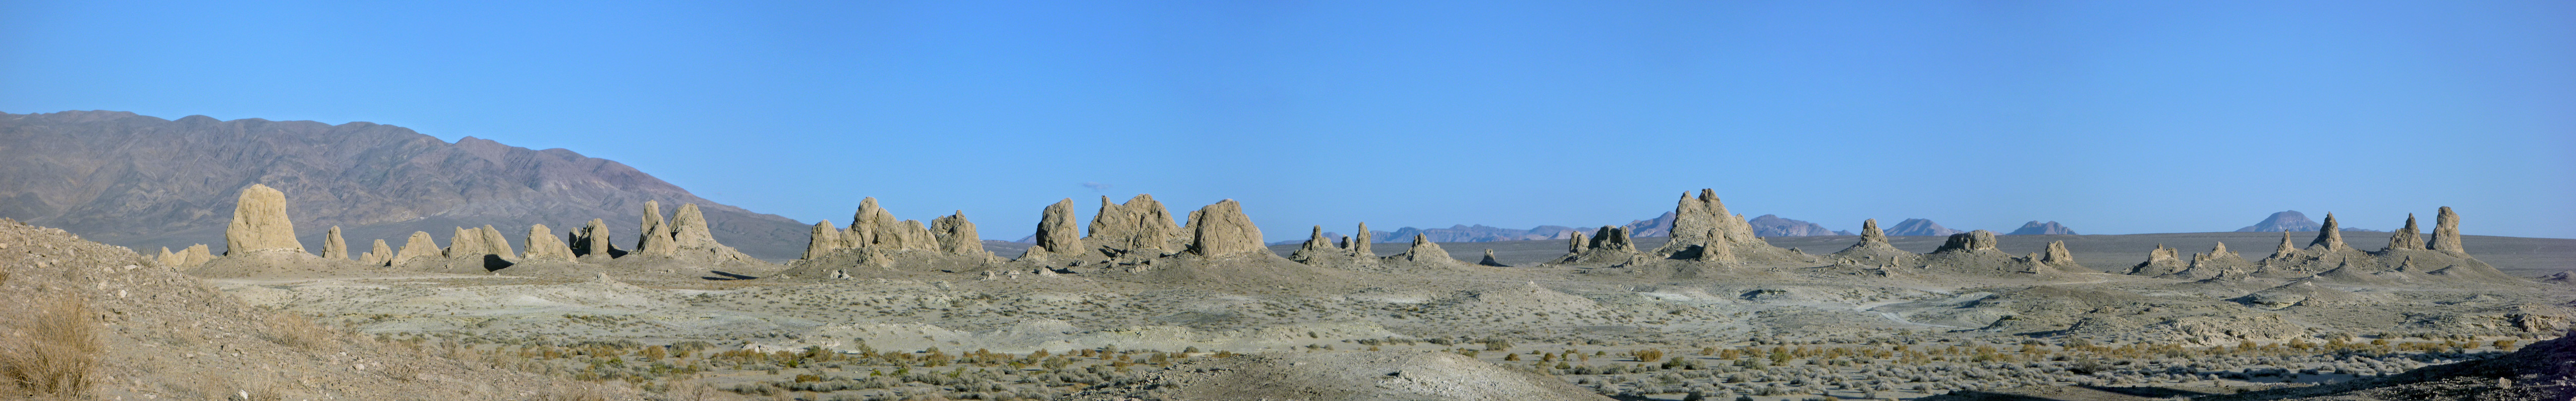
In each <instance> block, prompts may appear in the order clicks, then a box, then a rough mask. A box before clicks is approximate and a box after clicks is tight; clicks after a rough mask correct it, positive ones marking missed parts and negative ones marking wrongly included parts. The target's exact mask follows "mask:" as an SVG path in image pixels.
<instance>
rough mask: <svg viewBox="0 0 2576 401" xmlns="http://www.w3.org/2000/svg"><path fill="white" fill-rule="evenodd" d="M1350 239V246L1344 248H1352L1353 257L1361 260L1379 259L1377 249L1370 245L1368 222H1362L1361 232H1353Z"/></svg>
mask: <svg viewBox="0 0 2576 401" xmlns="http://www.w3.org/2000/svg"><path fill="white" fill-rule="evenodd" d="M1349 241H1350V246H1347V247H1344V248H1348V249H1349V250H1350V255H1351V257H1354V258H1359V259H1361V260H1370V259H1377V250H1376V249H1374V247H1372V246H1370V245H1369V244H1371V242H1370V241H1371V238H1369V229H1368V223H1365V222H1363V223H1360V232H1359V233H1356V234H1351V237H1350V239H1349Z"/></svg>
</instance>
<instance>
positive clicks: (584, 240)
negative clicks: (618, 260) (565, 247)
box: [572, 219, 624, 261]
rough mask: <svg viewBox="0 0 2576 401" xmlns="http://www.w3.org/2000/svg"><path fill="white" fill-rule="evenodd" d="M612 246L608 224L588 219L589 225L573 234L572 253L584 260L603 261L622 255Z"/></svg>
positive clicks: (583, 226)
mask: <svg viewBox="0 0 2576 401" xmlns="http://www.w3.org/2000/svg"><path fill="white" fill-rule="evenodd" d="M613 244H615V243H614V242H611V241H609V234H608V222H607V221H603V220H600V219H590V223H589V224H584V225H582V226H581V230H580V231H574V232H573V236H572V253H573V255H575V256H580V257H582V258H584V259H591V260H595V261H604V260H606V259H607V258H611V257H615V256H617V254H620V253H624V252H622V251H619V250H618V249H617V246H616V245H613ZM593 255H596V256H593Z"/></svg>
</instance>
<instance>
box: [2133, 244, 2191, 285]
mask: <svg viewBox="0 0 2576 401" xmlns="http://www.w3.org/2000/svg"><path fill="white" fill-rule="evenodd" d="M2189 268H2190V265H2188V264H2185V263H2183V261H2182V250H2181V249H2175V248H2167V247H2165V244H2156V249H2155V250H2153V251H2148V252H2147V261H2145V262H2139V263H2138V265H2136V266H2130V267H2129V271H2128V274H2131V275H2139V276H2150V277H2153V276H2164V275H2169V274H2175V273H2181V272H2183V271H2184V270H2187V269H2189Z"/></svg>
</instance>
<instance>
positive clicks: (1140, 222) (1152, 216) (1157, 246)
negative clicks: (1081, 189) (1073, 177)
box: [1082, 194, 1197, 257]
mask: <svg viewBox="0 0 2576 401" xmlns="http://www.w3.org/2000/svg"><path fill="white" fill-rule="evenodd" d="M1191 224H1197V219H1192V220H1191ZM1180 233H1181V226H1180V225H1179V224H1175V223H1173V222H1172V213H1171V212H1170V211H1168V210H1166V209H1164V208H1163V202H1161V201H1156V200H1154V196H1153V195H1147V194H1137V195H1136V197H1134V198H1128V199H1127V203H1125V204H1117V203H1110V202H1109V197H1107V196H1102V197H1100V214H1097V215H1093V216H1091V234H1090V235H1088V236H1085V237H1083V239H1082V241H1083V243H1084V244H1087V245H1090V246H1092V247H1094V248H1098V249H1100V252H1101V254H1103V255H1108V256H1110V257H1118V256H1124V255H1128V254H1131V253H1132V254H1137V255H1140V256H1147V257H1153V256H1162V255H1163V254H1166V253H1170V252H1169V250H1170V249H1171V248H1174V247H1175V246H1174V245H1176V244H1179V243H1180V241H1176V240H1177V239H1181V238H1184V236H1182V235H1180Z"/></svg>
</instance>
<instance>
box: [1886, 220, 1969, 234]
mask: <svg viewBox="0 0 2576 401" xmlns="http://www.w3.org/2000/svg"><path fill="white" fill-rule="evenodd" d="M1964 232H1967V231H1960V230H1953V229H1950V228H1949V227H1942V226H1941V223H1934V222H1932V219H1905V221H1901V222H1897V223H1896V225H1893V226H1888V227H1887V229H1886V233H1887V235H1908V236H1946V235H1950V234H1958V233H1964Z"/></svg>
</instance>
